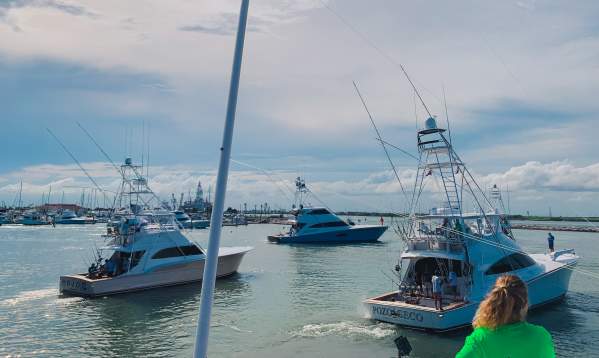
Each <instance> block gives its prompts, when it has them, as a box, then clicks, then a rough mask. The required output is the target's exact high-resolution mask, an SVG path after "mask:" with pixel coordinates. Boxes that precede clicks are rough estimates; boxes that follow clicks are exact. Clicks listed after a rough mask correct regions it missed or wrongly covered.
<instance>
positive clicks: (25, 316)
mask: <svg viewBox="0 0 599 358" xmlns="http://www.w3.org/2000/svg"><path fill="white" fill-rule="evenodd" d="M373 221H374V219H373ZM281 228H282V226H277V225H250V226H247V227H238V228H225V231H224V232H223V239H222V243H223V245H229V246H230V245H251V246H254V247H255V250H254V251H252V252H251V253H250V254H248V255H247V256H246V258H245V260H244V262H243V264H242V266H241V268H240V272H239V274H237V275H235V276H234V277H231V278H228V279H225V280H219V281H218V283H217V290H216V297H215V300H216V301H215V308H214V310H213V313H214V316H213V320H212V326H213V328H212V331H211V346H210V356H213V357H217V356H218V357H281V356H298V357H391V356H396V350H395V348H394V344H393V339H394V338H395V337H397V336H398V335H400V334H402V335H406V336H407V337H408V338H409V340H410V342H411V344H412V346H413V347H414V351H413V353H412V356H413V357H450V356H453V355H454V354H455V352H456V351H457V350H458V349H459V348H460V347H461V344H462V342H463V339H464V337H465V335H466V334H467V333H468V332H467V331H463V332H458V333H454V334H451V335H443V336H435V335H431V334H426V333H420V332H415V331H411V330H403V329H400V328H397V327H394V326H392V325H387V324H382V323H375V322H373V321H370V320H368V319H366V318H364V315H365V311H364V309H363V308H362V306H361V304H360V302H361V301H362V300H363V299H364V298H366V297H369V296H372V295H374V294H378V293H381V292H384V291H386V290H391V289H392V286H391V284H390V281H389V279H387V278H386V277H385V274H387V272H389V269H390V268H391V267H393V265H394V263H395V260H396V257H397V253H398V252H399V250H400V249H401V243H400V242H399V240H397V239H396V237H395V236H394V234H393V233H391V232H387V233H386V234H385V235H384V237H383V238H382V242H381V243H380V244H374V245H353V246H333V247H323V246H280V245H273V244H268V243H267V242H266V240H265V238H266V235H267V234H271V233H276V232H278V231H279V230H280V229H281ZM103 231H104V225H100V224H98V225H90V226H84V227H76V226H72V227H56V228H52V227H42V228H29V227H17V226H13V227H10V226H2V227H0V356H18V355H21V356H24V357H25V356H27V357H28V356H37V357H50V356H69V357H76V356H103V357H130V356H148V357H167V356H171V357H175V356H177V357H181V356H190V355H191V351H192V348H193V339H194V334H195V326H196V319H197V318H196V317H197V313H198V306H199V290H200V285H199V284H192V285H185V286H178V287H172V288H168V289H158V290H150V291H145V292H141V293H133V294H127V295H119V296H113V297H108V298H101V299H93V300H89V299H81V298H61V297H59V296H58V289H57V287H58V276H59V275H61V274H67V273H73V272H82V271H84V270H85V268H86V263H85V262H86V261H85V260H89V258H90V257H91V256H92V254H91V251H92V248H93V247H94V245H97V246H101V245H102V238H101V237H100V235H101V233H102V232H103ZM516 235H517V236H518V238H519V240H520V242H521V243H522V245H523V246H524V247H525V248H526V250H528V251H531V252H535V251H536V252H538V251H544V250H545V239H544V235H545V233H543V232H533V231H517V232H516ZM191 236H192V238H193V239H194V240H196V241H198V242H200V243H201V244H204V243H205V242H206V240H207V236H208V231H206V230H203V231H197V230H196V231H194V232H192V233H191ZM556 236H557V240H556V246H557V247H558V248H559V247H573V248H575V249H576V250H577V252H578V253H580V254H581V255H582V256H583V258H582V261H581V264H580V267H581V268H583V269H586V270H590V271H593V272H597V273H599V249H597V243H599V234H587V233H558V234H557V235H556ZM383 272H384V273H383ZM570 288H571V292H570V293H569V294H568V296H567V298H566V299H565V300H564V301H563V302H562V303H561V304H557V305H553V306H550V307H548V308H545V309H543V310H542V311H537V312H533V313H531V314H530V317H529V320H530V321H532V322H534V323H539V324H542V325H544V326H545V327H547V329H549V331H550V332H551V334H552V335H553V338H554V341H555V345H556V349H557V353H558V355H560V356H570V357H571V356H580V357H586V356H592V355H596V354H597V352H599V341H598V340H597V337H599V284H598V281H597V280H596V279H592V278H590V277H588V276H585V275H581V274H578V273H574V275H573V276H572V281H571V285H570Z"/></svg>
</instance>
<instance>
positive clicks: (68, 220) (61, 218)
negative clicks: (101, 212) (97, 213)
mask: <svg viewBox="0 0 599 358" xmlns="http://www.w3.org/2000/svg"><path fill="white" fill-rule="evenodd" d="M54 223H55V224H61V225H85V224H95V223H96V219H95V218H93V217H91V216H77V214H75V212H74V211H73V210H70V209H64V210H63V211H62V213H60V215H57V216H55V217H54Z"/></svg>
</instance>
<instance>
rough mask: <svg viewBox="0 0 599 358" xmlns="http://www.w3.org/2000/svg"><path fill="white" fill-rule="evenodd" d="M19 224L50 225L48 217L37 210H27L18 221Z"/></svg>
mask: <svg viewBox="0 0 599 358" xmlns="http://www.w3.org/2000/svg"><path fill="white" fill-rule="evenodd" d="M18 223H19V224H22V225H28V226H38V225H50V224H51V222H50V220H49V219H48V217H47V216H46V215H44V214H42V213H40V212H38V211H37V210H28V211H26V212H24V213H23V216H22V217H21V218H20V219H19V221H18Z"/></svg>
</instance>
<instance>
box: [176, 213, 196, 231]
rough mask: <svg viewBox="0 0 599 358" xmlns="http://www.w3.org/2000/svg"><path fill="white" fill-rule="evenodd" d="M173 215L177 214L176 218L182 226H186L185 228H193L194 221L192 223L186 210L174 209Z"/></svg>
mask: <svg viewBox="0 0 599 358" xmlns="http://www.w3.org/2000/svg"><path fill="white" fill-rule="evenodd" d="M173 215H175V220H177V222H178V223H179V224H180V225H181V227H182V228H184V229H191V228H193V226H192V223H191V218H190V217H189V215H187V214H186V213H185V211H183V210H175V211H173Z"/></svg>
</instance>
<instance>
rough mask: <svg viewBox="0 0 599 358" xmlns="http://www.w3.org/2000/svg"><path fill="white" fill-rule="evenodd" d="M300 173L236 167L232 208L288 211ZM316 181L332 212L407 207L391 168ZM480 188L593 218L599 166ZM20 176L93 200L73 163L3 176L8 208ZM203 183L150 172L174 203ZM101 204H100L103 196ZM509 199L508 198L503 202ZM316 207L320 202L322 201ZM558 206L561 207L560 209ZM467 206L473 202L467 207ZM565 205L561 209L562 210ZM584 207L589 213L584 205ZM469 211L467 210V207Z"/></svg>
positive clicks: (209, 175) (166, 171) (409, 180)
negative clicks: (262, 205) (264, 207)
mask: <svg viewBox="0 0 599 358" xmlns="http://www.w3.org/2000/svg"><path fill="white" fill-rule="evenodd" d="M83 166H84V167H85V168H87V169H88V170H89V172H90V174H91V175H92V176H94V178H95V179H96V180H97V182H98V183H99V184H100V185H101V186H102V187H103V188H104V189H107V190H111V191H116V189H117V188H118V184H119V182H120V180H119V177H118V175H117V174H115V171H114V169H112V168H111V167H110V166H109V165H107V164H106V163H84V164H83ZM296 175H297V174H296V173H294V172H290V171H272V172H269V174H268V175H267V174H265V173H264V172H261V171H257V170H232V171H231V173H230V176H229V184H228V194H227V205H230V206H234V207H239V205H241V204H243V203H247V204H248V205H249V206H252V205H254V204H258V205H259V204H260V203H264V202H268V203H269V204H270V205H271V206H272V207H280V208H289V207H290V206H291V200H292V198H293V189H294V179H295V176H296ZM305 176H306V177H308V178H310V179H309V180H308V181H307V185H308V187H309V188H310V189H311V190H312V191H313V192H314V193H315V194H316V197H317V198H319V199H320V200H322V201H323V202H324V203H325V204H326V205H328V206H330V207H331V208H333V209H334V210H351V209H353V210H368V211H377V210H378V211H385V210H395V211H400V210H404V209H405V208H406V205H405V204H406V202H405V199H404V196H403V195H402V194H401V189H400V186H399V184H398V182H397V180H396V178H395V176H394V174H393V172H392V171H381V172H377V173H373V174H370V175H366V176H365V177H361V178H356V180H353V181H352V180H322V179H318V173H317V172H310V173H305ZM414 176H415V171H414V170H412V169H407V170H402V171H401V172H400V177H401V180H402V182H403V184H404V188H405V189H406V190H407V191H408V195H411V194H410V191H411V190H412V186H413V180H414ZM475 176H476V177H477V181H478V182H479V184H480V186H481V187H482V188H483V189H485V190H488V189H489V188H491V186H492V185H494V184H497V185H498V186H499V187H500V188H502V190H504V196H505V195H506V191H507V189H509V192H510V195H511V202H512V208H513V209H514V210H512V211H515V212H518V210H529V209H533V210H537V212H538V211H541V210H545V208H546V207H548V206H551V205H553V206H554V214H556V215H560V214H561V215H591V214H593V213H594V212H595V211H597V205H596V200H597V199H598V198H599V179H598V178H599V163H595V164H592V165H588V166H581V167H577V166H575V165H573V164H572V163H569V162H551V163H540V162H528V163H525V164H523V165H519V166H515V167H512V168H510V169H509V170H507V171H505V172H502V173H491V174H486V175H481V176H479V175H476V174H475ZM19 178H25V179H24V181H23V196H24V198H26V200H25V202H26V203H30V202H33V203H35V202H39V201H40V200H41V196H42V194H44V193H45V194H46V195H47V193H48V192H49V190H50V185H52V193H53V195H52V200H53V201H59V200H60V198H61V195H62V192H63V191H64V192H65V196H66V197H67V199H68V200H71V201H75V202H77V201H78V200H79V199H80V197H81V192H82V190H83V189H82V188H88V189H86V193H87V195H89V194H90V193H91V190H90V189H89V188H92V187H93V185H92V184H91V183H90V182H89V180H88V179H87V178H86V177H85V176H84V175H83V174H82V173H81V172H79V171H78V170H77V169H76V168H75V167H74V166H71V165H65V166H59V165H40V166H33V167H27V168H23V169H22V170H19V171H15V172H12V173H9V174H5V175H2V176H0V183H2V184H0V200H4V201H5V202H7V203H8V204H9V205H10V204H11V203H12V202H13V199H14V197H15V196H16V194H17V193H18V190H19V185H20V184H19V182H18V180H19ZM198 180H201V181H202V184H203V187H204V192H205V194H206V195H207V193H208V188H210V187H213V186H214V183H215V172H214V171H213V170H206V169H201V168H189V167H182V166H169V167H165V166H161V167H152V168H151V170H150V186H151V187H152V189H153V190H154V191H155V192H156V193H157V194H158V195H159V196H160V197H161V198H162V199H169V198H170V196H171V193H174V194H175V197H176V198H177V199H179V195H180V193H183V194H184V196H185V198H187V197H188V195H191V196H192V197H193V195H194V193H195V187H196V185H197V182H198ZM426 181H427V184H426V188H425V193H424V195H423V197H422V200H423V203H422V205H421V207H420V208H419V210H427V209H428V208H429V207H432V206H437V205H439V204H441V203H442V201H443V200H444V199H443V197H442V195H440V193H441V186H440V184H439V183H437V182H436V179H434V177H427V179H426ZM96 195H97V196H98V201H99V203H100V204H101V203H102V201H101V200H102V199H101V197H100V195H99V194H96ZM504 199H505V198H504ZM311 202H312V204H314V205H320V204H321V203H320V202H319V200H317V199H312V200H311ZM558 204H559V205H558ZM465 205H468V204H465ZM558 206H559V207H558ZM581 206H584V207H585V209H584V213H581V211H582V210H581V209H580V207H581ZM468 208H469V207H468Z"/></svg>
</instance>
